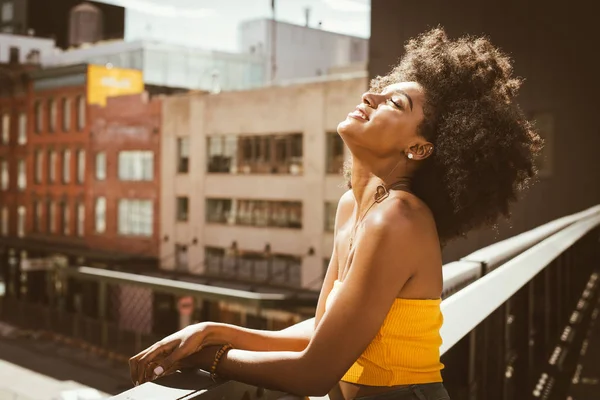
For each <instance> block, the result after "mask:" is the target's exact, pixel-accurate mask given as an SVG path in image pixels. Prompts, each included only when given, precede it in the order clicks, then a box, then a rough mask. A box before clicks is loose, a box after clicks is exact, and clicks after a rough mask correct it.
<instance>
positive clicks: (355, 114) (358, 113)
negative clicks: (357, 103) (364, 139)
mask: <svg viewBox="0 0 600 400" xmlns="http://www.w3.org/2000/svg"><path fill="white" fill-rule="evenodd" d="M349 115H350V116H351V117H353V118H357V119H362V120H364V121H368V120H369V116H368V115H367V114H366V113H365V112H364V111H363V110H362V108H360V107H356V109H355V110H354V111H352V112H351V113H350V114H349Z"/></svg>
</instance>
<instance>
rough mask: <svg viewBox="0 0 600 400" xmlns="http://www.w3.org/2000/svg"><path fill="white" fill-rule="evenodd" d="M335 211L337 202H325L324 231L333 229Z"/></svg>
mask: <svg viewBox="0 0 600 400" xmlns="http://www.w3.org/2000/svg"><path fill="white" fill-rule="evenodd" d="M336 212H337V203H333V202H327V203H325V232H333V231H334V230H335V213H336Z"/></svg>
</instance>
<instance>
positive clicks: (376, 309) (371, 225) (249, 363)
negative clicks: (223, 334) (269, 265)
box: [199, 213, 427, 395]
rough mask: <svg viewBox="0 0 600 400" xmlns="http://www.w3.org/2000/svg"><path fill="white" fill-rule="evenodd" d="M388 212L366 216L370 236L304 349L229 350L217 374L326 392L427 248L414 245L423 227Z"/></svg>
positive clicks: (207, 356)
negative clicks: (291, 350)
mask: <svg viewBox="0 0 600 400" xmlns="http://www.w3.org/2000/svg"><path fill="white" fill-rule="evenodd" d="M393 214H394V213H392V216H390V215H385V216H384V217H383V218H375V217H374V218H372V219H371V220H370V221H365V223H366V224H367V228H366V229H367V231H369V233H370V234H371V237H370V238H369V241H368V242H364V243H361V246H360V247H359V246H357V247H356V250H355V255H354V261H353V265H352V268H351V270H350V272H349V273H348V275H347V277H346V278H345V280H344V286H343V288H342V289H341V290H340V293H339V294H338V296H337V299H336V300H335V301H334V302H333V303H332V304H331V308H330V309H329V310H328V311H327V313H325V314H324V315H323V317H322V320H321V321H320V323H319V324H318V327H317V329H316V330H315V332H314V334H313V336H312V338H311V340H310V343H309V345H308V346H307V347H306V349H304V350H303V351H301V352H290V351H276V352H268V353H267V352H251V351H244V350H238V349H233V350H231V351H229V352H228V353H227V354H226V355H224V356H223V358H222V359H221V362H220V363H219V366H218V373H219V374H220V375H222V376H224V377H226V378H229V379H234V380H238V381H241V382H245V383H249V384H253V385H257V386H261V387H265V388H269V389H275V390H280V391H283V392H288V393H293V394H299V395H324V394H326V393H327V392H328V391H329V390H330V388H331V387H333V386H334V385H335V384H336V383H337V382H338V381H339V380H340V379H341V378H342V376H343V375H344V373H345V372H346V371H347V370H348V369H349V368H350V366H351V365H352V363H353V362H354V361H356V359H357V358H358V357H359V356H360V354H362V353H363V352H364V350H365V349H366V348H367V346H368V345H369V343H370V342H371V341H372V340H373V338H374V337H375V335H376V334H377V332H378V331H379V329H380V327H381V324H382V323H383V320H384V319H385V317H386V315H387V313H388V311H389V309H390V307H391V305H392V303H393V302H394V300H395V298H396V296H397V295H398V293H399V291H400V290H401V288H402V287H403V286H404V284H405V283H406V281H407V280H408V279H409V278H410V276H411V275H412V271H415V270H416V268H417V267H418V265H420V263H422V262H423V260H426V257H427V256H426V255H425V254H424V253H426V252H427V249H423V248H422V246H419V242H421V241H422V240H423V239H424V237H425V235H426V234H425V233H424V232H423V231H424V230H425V229H424V228H422V227H421V226H420V225H419V224H417V223H412V222H411V221H410V220H408V219H407V218H406V217H404V218H401V216H399V215H393ZM380 217H381V216H380ZM399 218H401V219H400V220H399ZM399 260H401V262H400V261H399ZM374 289H376V290H374ZM348 332H352V334H348ZM214 354H215V349H214V348H212V347H211V348H206V349H204V350H202V351H201V352H200V354H199V362H200V367H201V368H204V369H207V370H208V369H210V365H211V363H212V361H213V357H214Z"/></svg>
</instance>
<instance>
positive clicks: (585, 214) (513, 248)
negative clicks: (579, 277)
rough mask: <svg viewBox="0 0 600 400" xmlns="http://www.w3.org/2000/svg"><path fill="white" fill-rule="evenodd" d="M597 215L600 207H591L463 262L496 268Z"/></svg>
mask: <svg viewBox="0 0 600 400" xmlns="http://www.w3.org/2000/svg"><path fill="white" fill-rule="evenodd" d="M596 214H600V205H597V206H594V207H590V208H588V209H587V210H584V211H581V212H578V213H576V214H572V215H567V216H565V217H562V218H558V219H556V220H554V221H551V222H548V223H546V224H544V225H541V226H539V227H537V228H534V229H532V230H530V231H527V232H524V233H521V234H519V235H516V236H513V237H511V238H509V239H506V240H503V241H501V242H498V243H494V244H492V245H490V246H487V247H484V248H482V249H479V250H477V251H475V252H473V253H471V254H469V255H468V256H466V257H463V258H461V260H464V261H473V262H479V263H485V264H486V265H487V266H488V267H491V268H493V267H496V266H498V265H499V264H501V263H502V262H505V261H507V260H509V259H511V258H513V257H514V256H516V255H518V254H519V253H521V252H523V251H525V250H527V249H528V248H530V247H532V246H533V245H534V244H536V243H539V242H541V241H542V240H544V239H546V238H547V237H549V236H551V235H553V234H555V233H556V232H558V231H560V230H561V229H564V228H565V227H567V226H569V225H571V224H573V223H575V222H577V221H581V220H583V219H586V218H589V217H591V216H594V215H596Z"/></svg>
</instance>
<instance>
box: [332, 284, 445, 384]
mask: <svg viewBox="0 0 600 400" xmlns="http://www.w3.org/2000/svg"><path fill="white" fill-rule="evenodd" d="M341 285H342V282H340V281H337V280H336V281H335V283H334V285H333V288H332V289H331V292H330V293H329V296H328V297H327V300H326V302H325V308H326V309H327V308H329V305H330V303H331V302H332V301H333V299H334V298H335V295H336V293H337V290H339V288H340V286H341ZM440 303H441V299H435V300H417V299H396V300H395V301H394V304H393V305H392V307H391V308H390V311H389V312H388V315H387V317H386V318H385V320H384V321H383V324H382V325H381V328H380V329H379V332H378V333H377V335H376V336H375V338H374V339H373V341H372V342H371V344H369V346H368V347H367V348H366V350H365V351H364V352H363V354H362V355H361V356H360V357H359V358H358V360H356V362H355V363H354V365H352V367H350V369H349V370H348V372H346V374H345V375H344V377H343V378H342V381H345V382H351V383H357V384H360V385H368V386H396V385H412V384H419V383H433V382H442V375H441V370H442V369H443V368H444V365H443V364H442V363H441V362H440V350H439V348H440V346H441V344H442V338H441V336H440V327H441V326H442V321H443V317H442V312H441V310H440Z"/></svg>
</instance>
